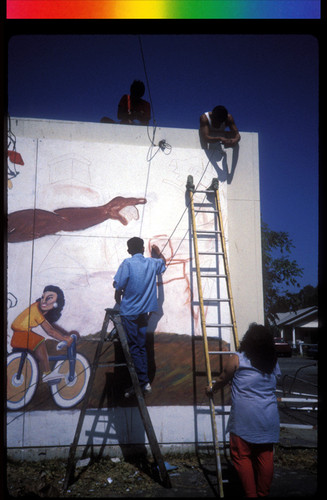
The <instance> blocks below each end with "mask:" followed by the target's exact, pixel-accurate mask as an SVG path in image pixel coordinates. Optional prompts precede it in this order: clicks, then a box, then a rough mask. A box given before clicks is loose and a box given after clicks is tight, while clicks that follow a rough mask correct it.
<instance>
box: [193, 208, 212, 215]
mask: <svg viewBox="0 0 327 500" xmlns="http://www.w3.org/2000/svg"><path fill="white" fill-rule="evenodd" d="M194 212H196V213H201V212H203V213H204V214H218V210H203V209H202V210H194Z"/></svg>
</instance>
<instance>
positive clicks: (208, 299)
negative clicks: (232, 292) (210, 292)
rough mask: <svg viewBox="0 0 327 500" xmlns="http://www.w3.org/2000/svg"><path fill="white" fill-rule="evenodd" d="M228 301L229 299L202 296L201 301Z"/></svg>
mask: <svg viewBox="0 0 327 500" xmlns="http://www.w3.org/2000/svg"><path fill="white" fill-rule="evenodd" d="M208 301H210V302H229V299H217V298H212V299H211V298H203V302H208Z"/></svg>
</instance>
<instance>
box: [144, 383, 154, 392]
mask: <svg viewBox="0 0 327 500" xmlns="http://www.w3.org/2000/svg"><path fill="white" fill-rule="evenodd" d="M150 392H152V387H151V385H150V384H149V382H148V383H147V384H146V385H145V386H144V387H143V394H150Z"/></svg>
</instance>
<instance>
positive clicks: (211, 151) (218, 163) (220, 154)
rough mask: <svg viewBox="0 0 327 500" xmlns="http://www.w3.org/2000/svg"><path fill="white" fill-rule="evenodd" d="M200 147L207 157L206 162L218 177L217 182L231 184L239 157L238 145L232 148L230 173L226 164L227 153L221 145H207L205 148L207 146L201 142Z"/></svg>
mask: <svg viewBox="0 0 327 500" xmlns="http://www.w3.org/2000/svg"><path fill="white" fill-rule="evenodd" d="M200 142H201V147H202V149H203V150H204V152H205V154H206V155H207V157H208V160H209V161H210V163H211V164H212V166H213V167H214V168H215V170H216V172H217V175H218V180H219V182H225V181H227V184H231V182H232V180H233V177H234V173H235V169H236V165H237V162H238V156H239V150H240V147H239V144H236V146H234V147H233V148H232V150H233V154H232V164H231V165H230V171H229V170H228V163H227V153H226V151H225V149H224V148H223V147H222V145H221V144H219V143H213V144H209V145H208V146H209V148H207V144H203V142H202V141H201V138H200Z"/></svg>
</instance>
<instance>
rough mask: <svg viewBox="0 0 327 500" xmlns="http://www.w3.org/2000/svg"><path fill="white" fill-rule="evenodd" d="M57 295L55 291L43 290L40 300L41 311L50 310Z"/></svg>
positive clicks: (54, 305)
mask: <svg viewBox="0 0 327 500" xmlns="http://www.w3.org/2000/svg"><path fill="white" fill-rule="evenodd" d="M57 297H58V295H57V294H56V292H44V293H43V294H42V297H41V300H40V308H41V311H42V312H43V313H47V312H48V311H51V309H53V308H54V307H57V306H56V303H57Z"/></svg>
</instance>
